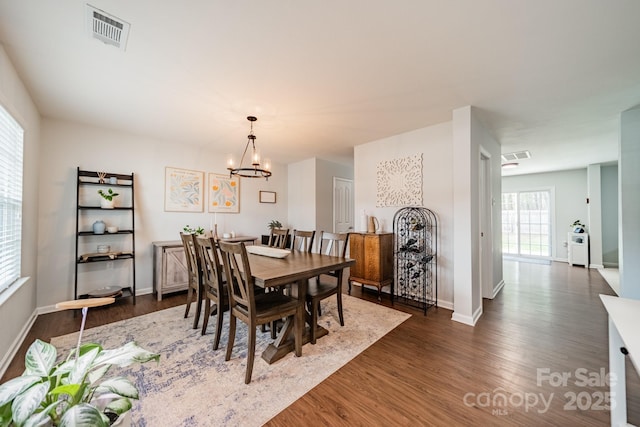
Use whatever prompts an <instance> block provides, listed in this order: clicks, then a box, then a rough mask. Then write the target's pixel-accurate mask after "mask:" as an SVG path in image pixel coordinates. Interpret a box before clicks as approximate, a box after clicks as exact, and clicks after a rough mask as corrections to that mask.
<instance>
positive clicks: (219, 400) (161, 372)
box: [51, 295, 410, 427]
mask: <svg viewBox="0 0 640 427" xmlns="http://www.w3.org/2000/svg"><path fill="white" fill-rule="evenodd" d="M194 311H195V310H194V307H192V309H191V310H190V313H191V314H190V316H189V317H188V318H186V319H185V318H184V317H183V315H184V306H179V307H174V308H170V309H166V310H162V311H158V312H155V313H151V314H147V315H144V316H139V317H135V318H132V319H128V320H123V321H119V322H115V323H111V324H108V325H104V326H100V327H97V328H92V329H88V330H86V331H85V332H84V335H83V339H82V341H83V342H98V343H100V344H102V345H103V346H104V347H105V348H113V347H117V346H120V345H123V344H124V343H126V342H128V341H136V342H137V343H138V344H139V345H140V346H142V347H143V348H146V349H147V350H150V351H154V352H157V353H160V354H161V356H160V363H159V364H156V363H154V362H149V363H146V364H144V365H137V366H132V367H129V368H124V369H120V370H119V371H118V372H116V371H112V372H110V374H115V373H117V374H118V375H125V376H127V377H128V378H131V379H132V380H134V381H135V383H136V384H137V386H138V389H139V390H140V400H139V401H137V403H135V404H134V407H133V409H132V418H133V421H134V423H135V425H136V426H138V427H146V426H223V425H228V426H260V425H262V424H264V423H265V422H267V421H268V420H269V419H271V418H272V417H274V416H275V415H276V414H278V413H279V412H280V411H282V410H283V409H284V408H286V407H287V406H289V405H290V404H291V403H293V402H294V401H295V400H297V399H298V398H300V397H301V396H302V395H304V394H305V393H306V392H308V391H309V390H311V389H312V388H313V387H315V386H316V385H318V384H319V383H320V382H321V381H322V380H324V379H325V378H327V377H328V376H329V375H331V374H332V373H333V372H335V371H337V370H338V369H339V368H340V367H342V366H343V365H345V364H346V363H347V362H348V361H350V360H351V359H353V358H354V357H355V356H357V355H358V354H359V353H360V352H362V351H363V350H364V349H366V348H367V347H369V346H370V345H371V344H373V343H374V342H376V341H377V340H378V339H380V338H381V337H383V336H384V335H385V334H387V333H388V332H389V331H391V330H392V329H394V328H395V327H397V326H398V325H399V324H401V323H402V322H404V321H405V320H406V319H407V318H409V317H410V315H408V314H406V313H403V312H400V311H396V310H393V309H390V308H387V307H383V306H380V305H377V304H373V303H370V302H367V301H364V300H360V299H358V298H354V297H349V296H348V295H344V296H343V311H344V319H345V326H344V327H340V323H339V321H338V317H337V311H336V303H335V298H331V299H329V300H327V301H326V302H323V303H322V313H323V316H322V317H321V318H320V319H319V321H318V323H319V324H320V325H322V326H323V327H325V328H326V329H328V331H329V334H328V335H326V336H324V337H322V338H320V339H318V341H317V343H316V345H311V344H306V345H304V346H303V348H302V357H295V356H294V355H293V354H292V353H290V354H288V355H287V356H285V357H284V358H283V359H281V360H279V361H277V362H276V363H274V364H271V365H269V364H267V362H265V361H264V360H262V358H261V354H262V352H263V350H264V349H265V348H266V347H267V345H268V344H269V343H270V342H272V340H271V338H270V334H269V332H267V333H260V329H258V338H257V344H256V358H255V363H254V367H253V377H252V381H251V383H250V384H248V385H246V384H245V383H244V375H245V369H246V359H247V358H246V352H247V350H246V346H247V327H246V325H245V324H244V323H242V322H238V323H237V331H236V340H235V344H234V349H233V354H232V356H231V360H230V361H228V362H225V360H224V353H225V351H226V344H227V339H228V332H227V331H228V315H225V316H224V319H225V322H224V325H223V332H222V337H221V341H220V348H219V349H218V350H217V351H213V350H212V345H213V333H214V328H215V317H212V318H211V319H210V320H209V326H208V329H207V334H206V335H204V336H202V335H200V329H197V330H196V329H192V328H191V327H192V324H193V313H194ZM89 316H91V310H89ZM76 340H77V333H76V334H69V335H64V336H61V337H56V338H53V339H52V340H51V343H52V344H54V345H55V346H56V348H58V351H59V356H60V355H62V356H65V357H66V355H67V354H68V353H69V351H70V350H71V349H72V348H73V347H74V346H75V343H76ZM112 369H118V368H112Z"/></svg>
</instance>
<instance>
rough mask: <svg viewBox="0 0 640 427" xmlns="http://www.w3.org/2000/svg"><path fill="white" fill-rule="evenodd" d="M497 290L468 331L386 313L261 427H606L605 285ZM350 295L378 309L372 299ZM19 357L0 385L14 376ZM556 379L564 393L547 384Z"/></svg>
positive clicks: (585, 282)
mask: <svg viewBox="0 0 640 427" xmlns="http://www.w3.org/2000/svg"><path fill="white" fill-rule="evenodd" d="M505 283H506V285H505V287H504V289H503V290H502V292H501V293H500V294H499V295H498V296H497V297H496V298H495V299H494V300H484V314H483V316H482V317H481V319H480V320H479V322H478V324H477V325H476V326H475V327H469V326H466V325H462V324H459V323H457V322H453V321H452V320H451V314H452V313H451V311H449V310H445V309H442V308H438V309H430V310H429V313H428V314H427V316H423V315H422V313H421V312H420V311H418V310H414V309H412V308H408V307H405V306H399V305H397V304H396V308H398V309H401V310H403V311H406V312H409V313H412V314H413V316H412V317H411V318H410V319H408V320H407V321H406V322H404V323H403V324H402V325H400V326H399V327H397V328H396V329H394V330H393V331H391V332H390V333H389V334H387V335H386V336H384V337H383V338H382V339H380V340H379V341H377V342H376V343H374V344H373V345H372V346H371V347H369V348H368V349H366V350H365V351H364V352H362V353H361V354H360V355H358V356H357V357H356V358H355V359H353V360H352V361H350V362H349V363H347V364H346V365H345V366H344V367H342V368H341V369H340V370H338V371H337V372H336V373H334V374H333V375H331V376H330V377H329V378H327V379H326V380H325V381H323V382H322V383H321V384H319V385H318V386H316V387H315V388H314V389H312V390H311V391H310V392H309V393H307V394H305V395H304V396H303V397H301V398H300V399H298V400H297V401H296V402H294V403H293V404H292V405H290V406H289V407H288V408H286V409H285V410H284V411H282V412H281V413H280V414H278V415H277V416H275V417H274V418H273V419H272V420H270V421H269V422H268V423H267V425H268V426H274V427H276V426H297V425H327V426H341V425H348V426H359V425H362V426H374V425H376V426H377V425H393V426H396V425H406V426H409V425H410V426H416V425H447V426H452V425H462V426H467V425H468V426H478V425H522V426H531V425H536V426H545V425H547V426H559V425H562V426H604V425H608V424H609V421H610V418H609V417H610V413H609V411H608V410H607V409H606V408H605V407H606V403H607V402H605V400H604V399H605V398H606V393H607V392H608V391H609V387H608V385H607V384H605V379H604V378H602V377H601V372H604V373H606V372H608V370H609V369H608V340H607V316H606V312H605V310H604V308H603V306H602V304H601V302H600V299H599V297H598V295H599V294H601V293H603V294H610V295H612V294H613V292H612V291H611V289H610V288H609V287H608V285H607V284H606V282H605V281H604V279H602V277H601V276H600V274H599V273H598V272H597V271H595V270H587V269H584V268H581V267H570V266H568V265H567V264H564V263H552V264H551V265H550V266H549V265H541V264H532V263H525V262H517V261H505ZM352 294H353V295H354V296H356V297H360V298H363V299H366V300H370V301H372V302H376V303H377V297H376V292H374V291H373V290H371V291H369V290H365V291H364V292H363V291H362V290H361V289H360V288H359V287H354V290H353V293H352ZM184 301H185V295H184V294H178V295H174V296H169V297H165V298H164V299H163V301H162V302H157V301H156V300H155V299H154V298H153V296H151V295H148V296H142V297H139V298H138V304H137V305H136V306H135V307H132V306H131V305H130V304H128V303H127V302H126V301H122V302H121V303H118V304H116V305H113V306H110V307H105V308H96V309H91V310H90V311H89V317H88V321H87V327H92V326H97V325H101V324H105V323H109V322H113V321H117V320H121V319H124V318H127V317H131V316H138V315H141V314H145V313H148V312H151V311H155V310H161V309H164V308H168V307H171V306H174V305H179V304H183V303H184ZM382 304H384V305H390V304H389V302H388V301H387V300H383V301H382ZM345 321H357V319H345ZM79 323H80V317H79V316H75V317H74V315H73V313H71V312H60V313H51V314H47V315H42V316H40V317H39V318H38V320H37V321H36V323H35V325H34V326H33V328H32V330H31V331H30V333H29V336H28V337H27V339H26V340H25V342H26V343H31V342H32V341H33V340H34V339H35V338H40V339H43V340H49V339H50V338H51V337H53V336H57V335H62V334H66V333H69V332H74V331H77V330H78V328H79ZM321 344H322V340H320V341H319V343H318V345H321ZM26 347H27V344H25V345H24V346H23V348H22V349H21V351H20V353H19V354H18V355H17V356H16V358H15V359H14V361H13V362H12V364H11V366H10V367H9V369H8V370H7V372H6V374H5V375H4V377H3V378H2V381H6V380H7V379H9V378H12V377H14V376H17V375H20V374H21V373H22V370H23V368H24V362H23V360H24V352H25V351H26ZM562 375H564V376H565V377H567V379H566V381H565V383H562V381H560V383H559V384H557V383H553V380H555V379H557V378H559V377H560V376H562ZM585 379H586V380H587V381H585ZM627 388H628V399H627V406H628V412H629V422H631V423H634V424H636V425H640V379H639V377H638V374H637V373H636V372H635V371H634V370H633V367H632V366H631V364H630V363H627ZM272 398H277V397H275V396H274V397H272Z"/></svg>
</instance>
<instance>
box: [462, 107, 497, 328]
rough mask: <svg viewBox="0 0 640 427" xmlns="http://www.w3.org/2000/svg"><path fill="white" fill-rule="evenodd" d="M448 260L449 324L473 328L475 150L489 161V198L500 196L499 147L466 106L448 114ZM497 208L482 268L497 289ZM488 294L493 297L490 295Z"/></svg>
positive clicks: (477, 285)
mask: <svg viewBox="0 0 640 427" xmlns="http://www.w3.org/2000/svg"><path fill="white" fill-rule="evenodd" d="M452 145H453V162H452V169H453V224H454V233H453V245H454V253H453V262H454V279H455V287H454V313H453V316H452V319H453V320H456V321H458V322H462V323H466V324H469V325H475V323H476V322H477V320H478V318H479V317H480V316H481V315H482V281H481V278H480V272H481V265H480V262H481V261H482V260H481V257H480V245H481V241H480V220H481V215H480V206H481V203H480V198H479V195H480V193H481V191H480V188H479V185H480V182H481V179H480V171H481V168H480V162H481V152H482V153H483V154H484V155H486V156H488V157H489V158H490V165H491V166H490V171H491V178H490V180H489V187H490V190H491V193H492V197H495V196H494V195H495V194H500V191H501V190H500V185H501V183H500V181H499V176H500V166H499V162H500V145H499V144H498V142H497V140H496V139H495V138H494V137H493V135H491V133H490V132H489V131H488V130H487V128H486V127H485V126H484V125H483V123H482V122H481V120H480V119H479V118H478V115H477V110H476V109H475V108H474V107H472V106H466V107H462V108H458V109H456V110H454V111H453V138H452ZM498 212H499V210H492V213H491V223H492V226H493V227H492V228H493V233H492V236H491V237H492V239H493V242H492V244H493V252H492V256H491V257H490V260H489V262H488V264H490V265H483V266H482V268H489V269H492V274H491V275H484V276H485V277H489V276H493V277H492V280H493V288H494V290H495V292H497V290H499V289H500V287H501V286H502V284H503V281H502V260H501V259H499V258H500V247H501V246H500V240H501V233H500V231H498V229H499V227H500V226H499V224H500V221H499V213H498ZM495 292H494V293H495Z"/></svg>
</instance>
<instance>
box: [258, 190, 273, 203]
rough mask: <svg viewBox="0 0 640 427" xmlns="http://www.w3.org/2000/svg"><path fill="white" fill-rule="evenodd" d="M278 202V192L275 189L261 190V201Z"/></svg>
mask: <svg viewBox="0 0 640 427" xmlns="http://www.w3.org/2000/svg"><path fill="white" fill-rule="evenodd" d="M275 202H276V192H275V191H261V192H260V203H275Z"/></svg>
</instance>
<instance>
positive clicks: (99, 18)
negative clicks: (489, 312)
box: [87, 3, 130, 50]
mask: <svg viewBox="0 0 640 427" xmlns="http://www.w3.org/2000/svg"><path fill="white" fill-rule="evenodd" d="M129 27H130V25H129V23H128V22H125V21H123V20H122V19H120V18H116V17H115V16H113V15H109V14H108V13H106V12H104V11H102V10H100V9H96V8H95V7H93V6H91V5H90V4H88V3H87V31H88V32H89V35H90V36H91V37H93V38H96V39H98V40H100V41H102V42H104V43H106V44H110V45H112V46H115V47H117V48H119V49H120V50H125V48H126V47H127V39H128V37H129Z"/></svg>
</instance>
